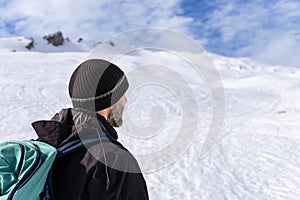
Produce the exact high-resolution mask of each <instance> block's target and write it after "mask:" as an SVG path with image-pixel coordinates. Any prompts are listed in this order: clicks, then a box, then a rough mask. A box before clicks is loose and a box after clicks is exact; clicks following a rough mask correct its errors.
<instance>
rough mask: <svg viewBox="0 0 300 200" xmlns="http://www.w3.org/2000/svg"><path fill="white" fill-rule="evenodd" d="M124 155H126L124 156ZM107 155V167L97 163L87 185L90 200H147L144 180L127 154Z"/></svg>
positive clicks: (136, 165) (114, 153)
mask: <svg viewBox="0 0 300 200" xmlns="http://www.w3.org/2000/svg"><path fill="white" fill-rule="evenodd" d="M125 154H126V155H125ZM125 154H124V153H120V152H118V153H116V152H112V153H109V154H108V155H107V157H106V162H107V163H108V164H107V165H105V164H103V163H102V162H99V163H98V164H97V166H96V168H95V170H94V172H93V175H92V178H91V180H90V183H89V186H88V187H89V189H88V190H89V196H90V199H91V200H101V199H106V200H148V199H149V197H148V191H147V185H146V182H145V179H144V177H143V175H142V173H141V171H140V168H139V165H138V163H137V161H136V160H135V158H134V157H133V156H132V155H131V154H130V153H129V152H127V153H125Z"/></svg>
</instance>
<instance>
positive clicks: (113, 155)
mask: <svg viewBox="0 0 300 200" xmlns="http://www.w3.org/2000/svg"><path fill="white" fill-rule="evenodd" d="M87 154H89V155H90V156H92V157H93V158H94V159H96V162H98V163H99V162H100V163H101V164H102V165H105V166H108V167H110V168H112V169H115V170H118V171H122V172H128V173H141V170H140V167H139V165H138V162H137V160H136V159H135V157H134V156H133V154H132V153H131V152H130V151H129V150H127V149H126V148H125V147H124V146H123V145H122V144H121V143H119V142H106V143H98V144H95V145H93V146H91V147H89V148H87Z"/></svg>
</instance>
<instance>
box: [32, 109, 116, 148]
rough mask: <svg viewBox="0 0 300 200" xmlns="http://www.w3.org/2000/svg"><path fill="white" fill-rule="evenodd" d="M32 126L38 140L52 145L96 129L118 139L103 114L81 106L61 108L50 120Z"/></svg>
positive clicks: (90, 132)
mask: <svg viewBox="0 0 300 200" xmlns="http://www.w3.org/2000/svg"><path fill="white" fill-rule="evenodd" d="M32 126H33V128H34V130H35V131H36V133H37V135H38V137H39V140H40V141H42V142H46V143H48V144H50V145H52V146H54V147H59V146H61V145H63V144H65V143H66V142H68V141H71V140H74V139H76V138H78V137H81V136H86V135H89V134H93V133H95V132H97V131H99V132H106V133H108V134H110V135H111V136H112V137H113V138H114V139H115V140H117V139H118V134H117V132H116V130H115V129H114V128H113V127H112V126H111V125H110V124H109V123H108V122H107V121H106V119H105V118H104V117H103V116H101V115H99V114H97V113H95V112H92V111H89V110H86V109H82V108H68V109H62V110H61V111H60V112H59V113H57V114H56V115H55V116H54V117H53V118H52V119H51V120H40V121H36V122H33V123H32Z"/></svg>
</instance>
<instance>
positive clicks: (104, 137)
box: [41, 132, 118, 200]
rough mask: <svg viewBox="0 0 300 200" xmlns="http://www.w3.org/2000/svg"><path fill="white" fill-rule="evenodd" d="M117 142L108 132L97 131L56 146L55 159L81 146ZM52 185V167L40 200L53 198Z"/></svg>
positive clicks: (51, 199) (52, 199)
mask: <svg viewBox="0 0 300 200" xmlns="http://www.w3.org/2000/svg"><path fill="white" fill-rule="evenodd" d="M101 142H102V143H107V142H112V143H118V142H117V141H116V140H115V139H114V138H113V137H112V136H111V135H110V134H109V133H104V132H97V133H95V134H92V135H88V136H85V137H82V138H80V139H79V138H78V139H76V140H72V141H69V142H67V143H66V144H64V145H62V146H61V147H59V148H57V155H56V158H55V160H59V159H61V158H63V157H65V156H67V155H69V154H71V153H73V152H74V151H76V150H79V149H82V148H83V147H88V146H92V145H94V144H97V143H101ZM53 191H54V190H53V186H52V169H50V172H49V174H48V177H47V180H46V185H45V193H44V196H43V197H42V198H41V199H42V200H54V192H53Z"/></svg>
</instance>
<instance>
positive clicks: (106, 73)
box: [69, 59, 129, 126]
mask: <svg viewBox="0 0 300 200" xmlns="http://www.w3.org/2000/svg"><path fill="white" fill-rule="evenodd" d="M128 86H129V85H128V81H127V78H126V76H125V74H124V72H123V71H122V70H121V69H120V68H119V67H117V66H116V65H114V64H112V63H110V62H107V61H105V60H101V59H91V60H87V61H85V62H83V63H81V64H80V65H79V66H78V67H77V68H76V69H75V71H74V72H73V74H72V76H71V79H70V82H69V95H70V97H71V100H72V103H73V106H74V107H78V108H84V109H88V110H92V111H95V112H97V113H99V111H102V110H106V111H108V121H111V122H113V124H112V125H115V126H120V125H121V123H122V117H121V116H120V114H122V113H123V109H124V105H125V103H126V98H125V96H124V94H125V92H126V90H127V89H128ZM124 99H125V100H124ZM118 115H119V116H118Z"/></svg>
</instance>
